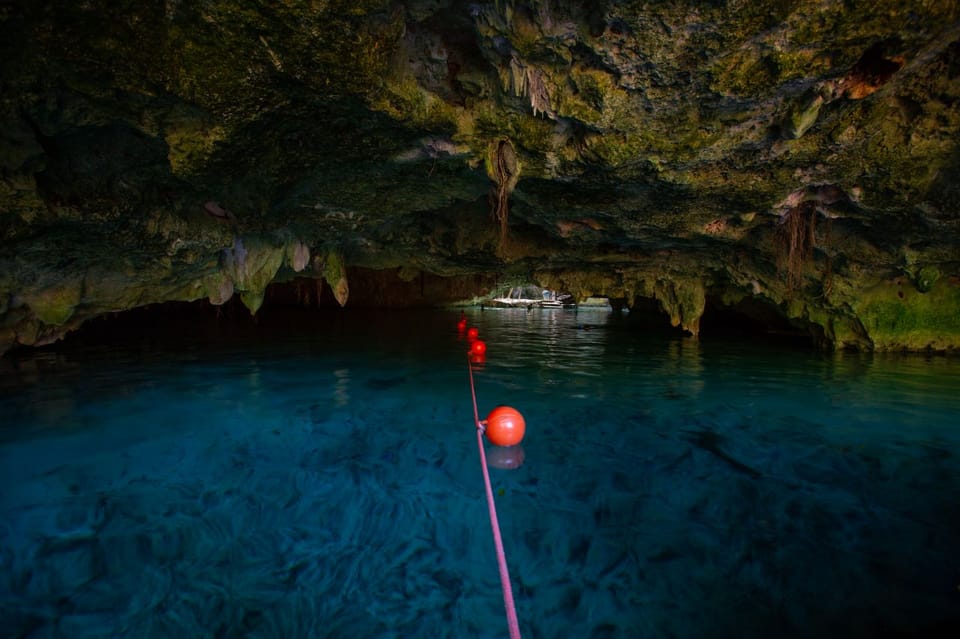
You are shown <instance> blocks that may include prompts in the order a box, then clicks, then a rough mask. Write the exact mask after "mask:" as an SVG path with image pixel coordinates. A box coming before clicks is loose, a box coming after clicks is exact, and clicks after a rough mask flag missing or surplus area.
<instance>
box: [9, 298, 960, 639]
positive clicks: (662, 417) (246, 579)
mask: <svg viewBox="0 0 960 639" xmlns="http://www.w3.org/2000/svg"><path fill="white" fill-rule="evenodd" d="M456 319H457V315H456V314H455V313H450V312H437V311H435V312H429V313H428V312H397V313H385V314H373V313H369V314H362V313H357V312H354V313H327V314H313V315H304V316H302V317H301V318H300V321H297V322H283V321H277V322H274V323H273V324H272V325H270V326H267V322H264V323H263V324H262V325H259V326H257V327H253V328H251V329H250V330H249V331H247V332H245V333H244V334H236V333H231V332H230V331H227V330H223V329H222V327H218V325H217V324H216V322H214V324H213V325H212V326H204V327H200V326H191V325H189V324H187V325H180V326H176V325H172V326H164V327H158V328H156V329H155V330H153V331H148V332H145V333H144V334H143V335H142V336H141V338H137V339H129V338H128V339H124V340H120V341H116V342H113V343H112V344H111V345H109V346H107V345H102V344H101V345H86V346H75V347H73V348H69V349H60V350H57V351H46V352H39V353H34V354H30V355H23V354H21V355H18V356H15V357H8V358H6V359H4V360H2V361H0V423H2V426H0V620H2V627H0V635H3V636H12V637H30V638H34V637H69V638H85V637H138V638H139V637H144V638H147V637H264V638H266V637H286V638H294V637H349V638H352V639H359V638H363V637H404V638H411V637H429V638H440V637H456V638H460V637H505V636H507V628H506V621H505V617H504V611H503V602H502V598H501V592H500V585H499V580H498V576H497V568H496V560H495V555H494V548H493V543H492V540H491V532H490V526H489V522H488V519H487V512H486V504H485V501H484V496H483V480H482V474H481V469H480V465H479V464H480V462H479V455H478V451H477V448H476V436H475V431H474V428H473V413H472V405H471V402H470V391H469V386H468V375H467V365H466V357H465V351H466V345H465V343H464V341H463V339H462V338H461V337H459V336H458V334H457V331H456V327H455V324H456ZM469 319H470V323H471V325H473V326H477V327H478V328H479V330H480V333H481V338H483V339H484V340H485V341H486V342H487V344H488V348H489V351H488V360H487V362H486V364H485V365H484V366H483V367H482V369H480V370H478V371H477V373H476V384H477V393H478V398H479V404H480V412H481V414H482V415H485V414H486V412H488V411H489V410H490V409H492V408H493V407H494V406H495V405H497V404H509V405H512V406H514V407H516V408H517V409H519V410H520V411H521V412H522V413H523V414H524V416H525V417H526V421H527V436H526V439H525V440H524V442H523V444H522V446H523V454H524V457H525V461H524V463H523V465H522V466H521V467H520V468H518V469H514V470H502V469H497V468H492V469H491V473H492V479H493V486H494V490H495V492H496V495H497V508H498V511H499V517H500V523H501V527H502V530H503V537H504V544H505V547H506V553H507V557H508V561H509V565H510V570H511V577H512V583H513V589H514V594H515V597H516V605H517V612H518V616H519V619H520V626H521V630H522V632H523V636H524V637H534V638H536V637H543V638H581V637H582V638H601V637H603V638H606V637H611V638H612V637H698V638H712V637H824V636H831V637H877V636H889V637H901V636H904V637H908V636H909V637H926V636H960V634H957V630H958V628H960V474H958V471H960V464H958V460H960V424H958V422H960V420H958V415H960V360H958V359H956V358H949V357H924V356H918V355H910V356H904V355H900V356H868V355H850V354H847V355H834V354H822V353H816V352H811V351H806V350H803V349H798V348H796V347H790V346H785V345H776V344H770V343H750V342H747V343H744V342H740V343H730V342H725V341H722V340H717V341H709V340H704V341H701V342H696V341H692V340H689V339H684V338H679V337H665V336H663V335H647V334H645V333H644V332H643V331H642V330H638V329H637V328H636V327H634V326H632V325H631V324H630V322H629V320H628V319H625V318H624V316H621V315H619V314H617V315H613V314H607V313H603V312H599V313H596V312H590V313H584V312H581V313H579V314H577V313H573V312H570V311H547V310H545V311H531V312H526V311H513V310H487V311H484V312H481V311H479V310H476V311H472V312H469Z"/></svg>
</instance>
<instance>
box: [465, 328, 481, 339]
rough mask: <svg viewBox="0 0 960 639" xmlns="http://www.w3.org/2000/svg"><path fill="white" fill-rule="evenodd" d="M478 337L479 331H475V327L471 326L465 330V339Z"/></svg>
mask: <svg viewBox="0 0 960 639" xmlns="http://www.w3.org/2000/svg"><path fill="white" fill-rule="evenodd" d="M479 336H480V331H478V330H477V327H476V326H471V327H470V329H469V330H467V339H477V338H478V337H479Z"/></svg>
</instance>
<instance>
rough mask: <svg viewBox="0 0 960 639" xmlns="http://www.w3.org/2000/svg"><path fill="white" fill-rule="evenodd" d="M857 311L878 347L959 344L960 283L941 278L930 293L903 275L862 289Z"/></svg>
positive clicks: (944, 347)
mask: <svg viewBox="0 0 960 639" xmlns="http://www.w3.org/2000/svg"><path fill="white" fill-rule="evenodd" d="M853 308H854V311H855V312H856V314H857V316H858V317H859V318H860V321H861V322H862V323H863V326H864V328H865V329H866V331H867V333H868V334H869V337H870V340H871V341H872V342H873V345H874V348H876V349H877V350H917V351H919V350H927V349H932V350H947V349H956V348H958V346H960V322H958V319H957V318H960V284H958V283H957V282H956V281H949V280H938V281H937V282H936V283H935V284H933V285H932V286H931V288H930V290H929V291H928V292H925V293H924V292H921V291H919V290H917V289H916V288H915V287H914V286H913V285H912V283H911V282H910V281H909V280H907V279H906V278H904V277H898V278H894V279H892V280H886V281H883V282H881V283H879V284H877V285H875V286H873V287H871V288H867V289H865V290H862V291H861V292H860V293H859V295H858V297H857V299H856V301H854V303H853Z"/></svg>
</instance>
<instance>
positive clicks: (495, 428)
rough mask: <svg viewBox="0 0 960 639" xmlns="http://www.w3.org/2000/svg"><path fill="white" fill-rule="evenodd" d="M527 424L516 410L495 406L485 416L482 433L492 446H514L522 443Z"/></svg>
mask: <svg viewBox="0 0 960 639" xmlns="http://www.w3.org/2000/svg"><path fill="white" fill-rule="evenodd" d="M526 430H527V423H526V422H525V421H524V419H523V415H521V414H520V411H518V410H517V409H516V408H511V407H510V406H497V407H496V408H494V409H493V410H492V411H490V414H489V415H487V427H486V430H485V431H484V432H485V433H486V435H487V439H488V440H490V443H491V444H493V445H494V446H516V445H517V444H519V443H520V442H521V441H523V435H524V433H525V432H526Z"/></svg>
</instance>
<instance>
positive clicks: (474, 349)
mask: <svg viewBox="0 0 960 639" xmlns="http://www.w3.org/2000/svg"><path fill="white" fill-rule="evenodd" d="M486 352H487V343H486V342H485V341H483V340H482V339H478V340H476V341H474V342H473V343H472V344H470V354H471V355H485V354H486Z"/></svg>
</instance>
